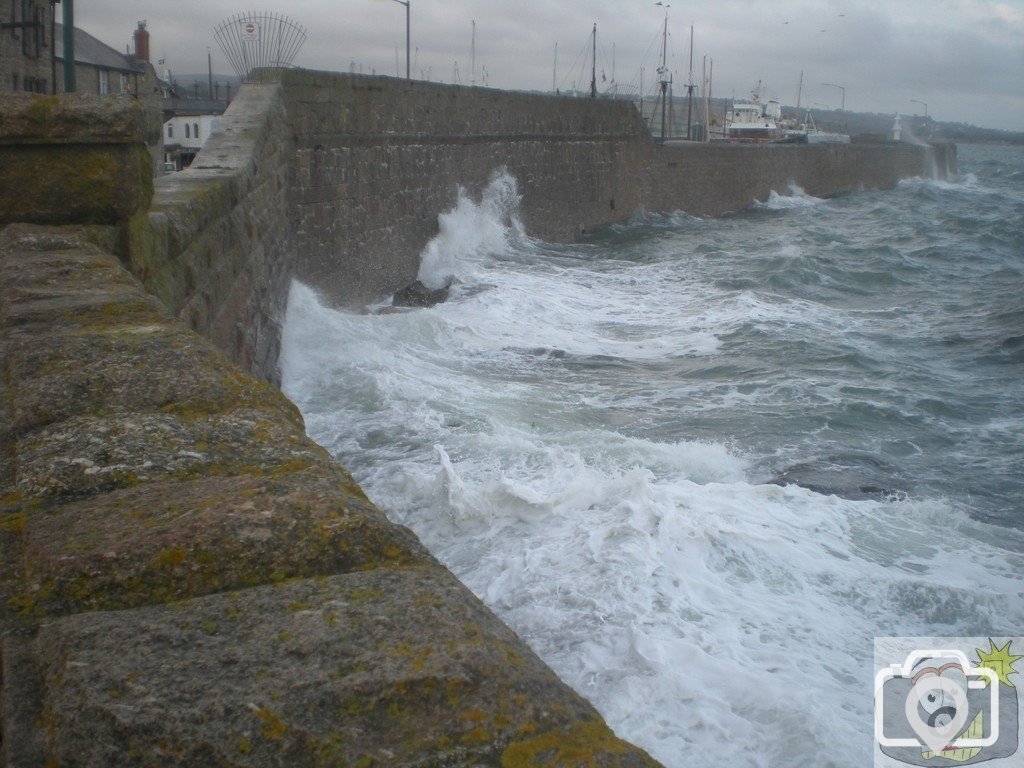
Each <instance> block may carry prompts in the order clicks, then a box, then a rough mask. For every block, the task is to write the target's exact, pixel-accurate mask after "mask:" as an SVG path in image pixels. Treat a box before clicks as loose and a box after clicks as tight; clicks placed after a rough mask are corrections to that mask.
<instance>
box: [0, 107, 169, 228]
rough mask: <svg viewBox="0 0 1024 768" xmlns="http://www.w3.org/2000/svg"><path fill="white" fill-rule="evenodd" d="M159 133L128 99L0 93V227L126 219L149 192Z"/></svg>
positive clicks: (140, 206) (149, 116)
mask: <svg viewBox="0 0 1024 768" xmlns="http://www.w3.org/2000/svg"><path fill="white" fill-rule="evenodd" d="M159 131H160V123H159V119H158V118H157V116H156V114H155V112H153V111H150V110H147V109H145V108H144V107H143V106H142V105H141V104H139V103H138V102H136V101H135V100H133V99H129V98H127V97H117V96H110V97H96V96H84V95H75V94H70V95H65V96H59V97H58V96H38V95H29V94H4V95H0V226H2V225H4V224H9V223H13V222H33V223H39V224H57V223H74V224H99V225H109V224H122V223H124V222H125V221H127V220H128V219H130V218H131V217H132V216H134V215H136V214H137V213H138V212H139V211H142V210H145V209H146V208H147V207H148V205H149V202H150V198H151V197H152V195H153V181H152V176H153V174H152V165H151V161H150V156H149V150H148V149H147V142H148V141H151V140H154V139H158V138H159V135H160V134H159Z"/></svg>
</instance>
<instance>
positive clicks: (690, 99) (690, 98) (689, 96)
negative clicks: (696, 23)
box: [686, 24, 694, 141]
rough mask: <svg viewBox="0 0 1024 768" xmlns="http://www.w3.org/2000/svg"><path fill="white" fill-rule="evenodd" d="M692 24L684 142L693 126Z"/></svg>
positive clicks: (691, 26) (688, 137) (691, 28)
mask: <svg viewBox="0 0 1024 768" xmlns="http://www.w3.org/2000/svg"><path fill="white" fill-rule="evenodd" d="M693 89H694V85H693V24H691V25H690V79H689V80H688V81H687V83H686V140H687V141H689V140H690V126H691V125H692V124H693Z"/></svg>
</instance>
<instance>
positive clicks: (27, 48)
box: [15, 0, 32, 56]
mask: <svg viewBox="0 0 1024 768" xmlns="http://www.w3.org/2000/svg"><path fill="white" fill-rule="evenodd" d="M31 12H32V2H31V0H21V20H22V21H28V19H29V16H31V15H32V14H31ZM15 21H17V19H15ZM21 55H22V56H31V55H32V29H31V27H26V28H25V29H24V30H23V34H22V36H21Z"/></svg>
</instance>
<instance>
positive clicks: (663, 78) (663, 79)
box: [658, 11, 668, 141]
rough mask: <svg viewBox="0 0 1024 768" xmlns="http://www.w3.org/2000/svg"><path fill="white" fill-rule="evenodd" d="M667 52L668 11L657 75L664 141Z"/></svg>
mask: <svg viewBox="0 0 1024 768" xmlns="http://www.w3.org/2000/svg"><path fill="white" fill-rule="evenodd" d="M667 52H668V11H665V27H664V29H663V31H662V33H661V69H660V70H658V74H659V75H660V77H661V139H662V141H664V140H665V117H666V115H665V110H666V109H667V108H668V102H667V101H666V98H667V94H668V69H667V67H666V66H665V62H666V56H667Z"/></svg>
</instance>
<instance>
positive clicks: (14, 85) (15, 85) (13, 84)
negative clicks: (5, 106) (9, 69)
mask: <svg viewBox="0 0 1024 768" xmlns="http://www.w3.org/2000/svg"><path fill="white" fill-rule="evenodd" d="M11 90H12V91H16V90H18V76H17V75H16V74H15V75H14V76H13V80H12V81H11Z"/></svg>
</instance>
